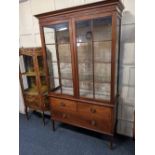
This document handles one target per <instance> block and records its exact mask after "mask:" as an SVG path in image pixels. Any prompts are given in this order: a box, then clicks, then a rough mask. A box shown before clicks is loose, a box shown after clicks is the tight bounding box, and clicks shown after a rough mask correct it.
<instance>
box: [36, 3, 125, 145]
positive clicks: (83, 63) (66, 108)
mask: <svg viewBox="0 0 155 155" xmlns="http://www.w3.org/2000/svg"><path fill="white" fill-rule="evenodd" d="M123 8H124V6H123V4H122V3H121V1H119V0H105V1H101V2H96V3H91V4H86V5H82V6H76V7H71V8H67V9H62V10H57V11H52V12H48V13H43V14H39V15H36V16H35V17H37V18H38V19H39V24H40V33H41V41H42V46H43V56H44V62H45V66H46V77H47V81H48V88H49V94H48V95H49V98H50V107H51V119H52V122H53V129H54V121H60V122H63V123H67V124H71V125H75V126H78V127H82V128H86V129H90V130H93V131H96V132H99V133H102V134H106V135H109V136H110V137H111V138H110V139H111V143H110V144H111V145H112V137H113V136H114V133H115V126H116V114H117V97H118V87H117V86H118V63H119V48H120V46H119V44H120V28H121V14H122V10H123Z"/></svg>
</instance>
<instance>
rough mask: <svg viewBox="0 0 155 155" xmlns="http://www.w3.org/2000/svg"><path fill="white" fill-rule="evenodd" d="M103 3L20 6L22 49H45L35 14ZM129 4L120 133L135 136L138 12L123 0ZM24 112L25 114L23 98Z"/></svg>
mask: <svg viewBox="0 0 155 155" xmlns="http://www.w3.org/2000/svg"><path fill="white" fill-rule="evenodd" d="M95 1H99V0H63V2H62V0H27V1H24V2H22V3H20V5H19V29H20V30H19V33H20V36H19V46H20V47H38V46H41V41H40V34H39V25H38V20H37V19H36V18H35V17H34V16H33V15H35V14H39V13H43V12H48V11H52V10H57V9H61V8H66V7H70V6H76V5H81V4H86V3H91V2H95ZM122 1H123V3H124V5H125V10H124V12H123V18H122V29H121V63H120V73H119V74H120V85H119V90H120V98H119V107H118V126H117V132H118V133H120V134H123V135H127V136H132V129H133V112H134V105H135V92H134V91H135V89H134V88H135V76H134V74H135V57H134V56H135V10H134V7H135V6H134V4H135V1H134V0H130V1H129V0H122ZM19 104H20V106H19V108H20V112H21V113H24V105H23V99H22V95H20V100H19Z"/></svg>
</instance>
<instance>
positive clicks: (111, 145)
mask: <svg viewBox="0 0 155 155" xmlns="http://www.w3.org/2000/svg"><path fill="white" fill-rule="evenodd" d="M113 142H114V137H113V136H112V137H110V144H109V147H110V149H111V150H112V149H113Z"/></svg>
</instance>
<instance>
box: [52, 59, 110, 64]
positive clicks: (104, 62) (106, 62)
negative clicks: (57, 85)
mask: <svg viewBox="0 0 155 155" xmlns="http://www.w3.org/2000/svg"><path fill="white" fill-rule="evenodd" d="M92 61H93V60H84V61H78V63H79V64H83V63H85V64H86V63H90V62H92ZM52 63H57V61H52ZM59 63H60V64H61V63H71V61H59ZM94 63H103V64H111V62H109V61H97V60H95V61H94Z"/></svg>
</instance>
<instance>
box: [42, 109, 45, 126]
mask: <svg viewBox="0 0 155 155" xmlns="http://www.w3.org/2000/svg"><path fill="white" fill-rule="evenodd" d="M42 118H43V124H44V126H45V115H44V111H43V113H42Z"/></svg>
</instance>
